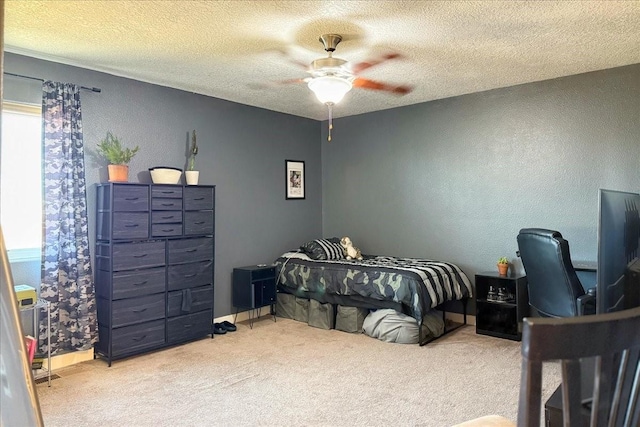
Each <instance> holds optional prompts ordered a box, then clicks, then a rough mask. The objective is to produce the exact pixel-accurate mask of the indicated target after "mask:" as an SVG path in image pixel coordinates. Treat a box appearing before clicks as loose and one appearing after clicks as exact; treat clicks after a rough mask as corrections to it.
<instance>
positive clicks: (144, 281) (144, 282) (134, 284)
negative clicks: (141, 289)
mask: <svg viewBox="0 0 640 427" xmlns="http://www.w3.org/2000/svg"><path fill="white" fill-rule="evenodd" d="M147 282H148V280H143V281H142V282H138V283H132V285H133V286H141V285H144V284H146V283H147Z"/></svg>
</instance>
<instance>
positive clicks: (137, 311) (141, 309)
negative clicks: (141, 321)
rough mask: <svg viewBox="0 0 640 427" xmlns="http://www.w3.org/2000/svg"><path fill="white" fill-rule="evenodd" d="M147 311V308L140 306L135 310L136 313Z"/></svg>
mask: <svg viewBox="0 0 640 427" xmlns="http://www.w3.org/2000/svg"><path fill="white" fill-rule="evenodd" d="M145 311H147V309H146V308H139V309H137V310H133V312H134V313H144V312H145Z"/></svg>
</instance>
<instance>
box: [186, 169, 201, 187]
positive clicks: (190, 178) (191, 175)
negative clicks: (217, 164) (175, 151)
mask: <svg viewBox="0 0 640 427" xmlns="http://www.w3.org/2000/svg"><path fill="white" fill-rule="evenodd" d="M184 176H185V178H186V179H187V185H198V177H199V176H200V171H185V172H184Z"/></svg>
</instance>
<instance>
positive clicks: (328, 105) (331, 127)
mask: <svg viewBox="0 0 640 427" xmlns="http://www.w3.org/2000/svg"><path fill="white" fill-rule="evenodd" d="M327 107H329V135H328V136H327V141H329V142H331V130H332V129H333V108H332V107H333V103H332V102H327Z"/></svg>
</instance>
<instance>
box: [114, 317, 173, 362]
mask: <svg viewBox="0 0 640 427" xmlns="http://www.w3.org/2000/svg"><path fill="white" fill-rule="evenodd" d="M164 331H165V330H164V319H162V320H154V321H153V322H147V323H142V324H140V325H133V326H127V327H124V328H118V329H114V330H113V332H112V337H111V340H112V341H111V351H112V353H113V357H118V356H121V355H123V354H133V353H137V352H139V351H141V350H144V349H146V348H151V347H157V346H160V345H163V344H164Z"/></svg>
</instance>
